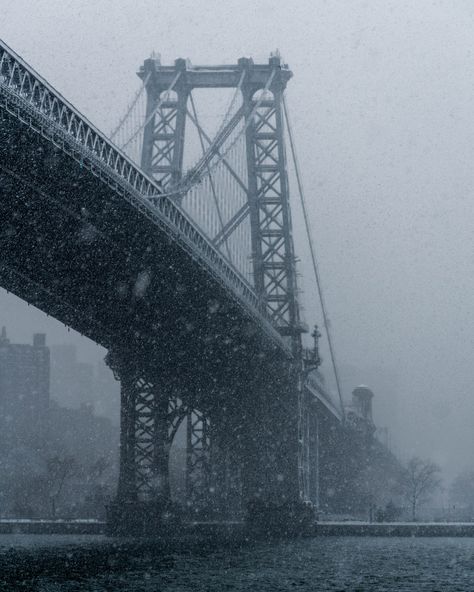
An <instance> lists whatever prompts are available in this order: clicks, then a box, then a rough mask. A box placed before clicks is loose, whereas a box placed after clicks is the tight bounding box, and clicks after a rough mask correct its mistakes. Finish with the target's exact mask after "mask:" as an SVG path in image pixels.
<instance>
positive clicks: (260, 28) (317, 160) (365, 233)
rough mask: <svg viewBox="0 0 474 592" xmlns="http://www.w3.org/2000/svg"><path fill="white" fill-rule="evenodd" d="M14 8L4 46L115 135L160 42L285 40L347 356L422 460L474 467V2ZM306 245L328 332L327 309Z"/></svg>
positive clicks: (328, 288) (41, 322)
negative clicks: (473, 462) (473, 299)
mask: <svg viewBox="0 0 474 592" xmlns="http://www.w3.org/2000/svg"><path fill="white" fill-rule="evenodd" d="M203 6H205V8H203ZM0 14H1V15H2V19H1V21H0V36H1V37H2V38H3V39H4V41H5V42H6V43H8V44H9V45H10V46H11V47H12V48H13V49H14V50H15V51H17V52H18V53H19V54H20V55H21V56H22V57H23V58H24V59H25V60H27V61H28V62H29V63H30V64H31V65H32V66H33V67H34V68H35V69H36V70H37V71H38V72H39V73H40V74H41V75H42V76H44V77H45V78H46V79H47V80H48V81H49V82H51V83H52V84H53V85H54V86H55V87H56V88H57V89H58V90H59V91H60V92H61V93H62V94H63V95H64V96H65V97H66V98H67V99H68V100H69V101H71V102H72V103H73V104H74V105H75V106H76V107H77V108H78V109H79V110H81V111H82V112H83V113H84V114H85V115H86V116H87V117H88V118H89V119H91V120H92V121H93V122H94V123H96V124H97V125H98V126H99V127H100V128H101V129H102V130H104V131H106V132H107V131H109V130H110V129H111V128H112V127H113V126H114V124H115V123H116V122H117V120H118V119H119V118H120V116H121V114H122V113H123V112H124V110H125V107H126V105H127V103H128V102H129V100H130V99H131V97H132V95H133V92H134V90H135V89H136V88H137V79H136V76H135V72H136V70H137V68H138V67H139V65H140V64H141V63H142V62H143V59H144V58H146V57H147V56H149V55H150V53H151V51H152V50H156V51H159V52H160V53H161V54H162V58H163V61H164V62H165V63H171V62H172V61H173V60H174V59H175V58H176V57H189V58H190V59H191V61H192V62H193V63H196V64H199V63H208V64H213V63H235V61H236V60H237V59H238V58H239V57H241V56H244V55H245V56H252V57H253V58H254V60H255V61H263V60H264V61H266V60H267V59H268V55H269V53H270V52H271V51H274V50H275V49H276V48H278V49H279V50H280V51H281V53H282V55H283V57H284V59H285V61H287V62H288V64H289V65H290V68H291V69H292V70H293V73H294V78H293V80H291V82H290V83H289V86H288V91H287V92H288V101H289V104H290V108H291V112H292V119H293V126H294V131H295V135H296V139H297V145H298V152H299V158H300V164H301V167H302V172H303V179H304V184H305V187H306V194H307V201H308V204H309V207H310V213H311V222H312V227H313V236H314V240H315V244H316V247H317V251H318V259H319V265H320V271H321V275H322V279H323V283H324V286H325V293H326V300H327V304H328V309H329V314H330V318H331V327H332V332H333V337H334V342H335V346H336V352H337V356H338V360H339V364H340V366H341V368H347V367H349V366H351V367H353V368H355V369H356V371H355V374H357V376H359V373H360V375H361V380H363V382H365V383H366V384H369V385H370V386H373V387H374V390H375V391H376V394H377V399H376V401H375V403H374V405H375V417H376V421H377V423H378V424H379V425H389V426H391V428H392V431H393V432H394V433H393V439H394V441H395V442H396V443H397V446H398V448H400V449H402V450H403V451H404V454H405V455H409V454H411V453H412V452H413V453H416V454H420V455H422V456H430V457H432V458H434V459H435V460H436V461H437V462H439V463H440V464H441V465H442V466H443V468H445V469H448V471H449V474H452V473H453V472H455V471H457V470H458V469H460V468H463V467H465V466H469V464H470V463H471V450H472V444H473V437H472V425H473V423H474V397H473V396H472V394H471V391H472V382H473V378H474V376H473V375H474V370H473V335H474V315H473V311H472V306H471V303H470V297H471V294H472V292H473V289H474V233H473V230H472V227H473V220H474V198H473V197H474V196H473V194H474V167H473V162H474V67H473V66H474V37H473V35H472V31H473V28H474V5H472V4H471V3H469V2H466V1H462V0H459V1H456V0H454V1H453V0H451V1H448V0H446V1H440V2H432V1H428V0H419V1H418V2H416V3H414V2H410V1H408V0H399V1H388V0H385V1H376V0H372V1H362V0H355V1H352V0H351V1H349V0H348V1H338V0H335V1H332V2H325V1H323V0H318V1H315V2H313V1H309V0H300V1H296V2H293V3H287V2H283V1H281V2H280V1H278V2H275V1H273V2H270V1H268V0H261V1H260V2H258V3H255V2H250V0H240V1H239V2H237V1H233V0H232V1H226V2H222V1H220V2H218V1H217V0H206V1H205V2H204V3H199V5H196V3H193V2H191V1H189V0H186V1H181V2H174V3H165V2H152V1H147V0H142V1H140V0H138V1H134V2H131V1H130V0H122V1H121V2H120V3H117V2H112V1H111V0H110V1H109V0H95V1H92V0H86V1H84V0H83V1H81V2H79V1H64V0H63V1H59V0H57V1H52V0H40V1H38V2H35V3H31V2H27V1H26V0H15V2H13V1H10V0H0ZM293 203H294V202H293ZM294 219H295V226H296V232H295V235H297V236H298V235H301V232H299V231H300V230H301V217H300V216H299V214H298V212H297V211H295V214H294ZM297 244H298V245H299V252H298V254H299V256H300V258H301V259H302V266H301V267H302V269H301V270H302V272H303V275H304V277H305V281H304V288H305V291H304V305H305V309H306V311H307V313H306V319H307V321H308V322H309V323H311V324H312V323H314V322H315V321H318V322H320V321H321V318H320V315H319V312H318V307H317V305H316V304H315V301H316V297H315V295H314V296H313V294H314V288H313V283H312V282H311V279H310V278H311V268H310V265H309V259H308V253H307V252H305V251H304V250H303V247H302V245H301V244H299V241H297ZM3 324H4V325H7V327H8V330H9V333H10V334H11V335H12V336H13V337H14V338H15V339H18V340H28V341H29V340H30V338H31V334H32V333H33V332H36V331H45V332H47V333H48V336H49V342H50V343H53V342H61V341H68V340H74V342H76V343H78V344H79V345H80V352H81V356H83V357H85V358H86V359H91V358H93V357H94V356H96V355H97V354H96V352H97V349H96V348H94V347H93V346H92V345H90V344H88V343H87V342H86V340H85V339H84V338H79V337H76V336H74V337H73V336H72V333H71V334H69V335H68V334H67V332H66V331H65V329H64V328H63V327H61V326H60V325H59V323H56V322H55V321H54V320H51V319H48V318H47V317H45V315H43V314H41V313H39V312H37V311H35V310H34V309H33V308H32V307H27V306H26V305H25V304H23V303H21V302H18V301H17V300H16V299H14V298H13V297H11V296H6V295H5V293H4V292H2V293H1V294H0V325H3ZM101 355H103V354H101ZM325 358H326V359H325V371H326V373H328V374H329V373H330V370H329V359H328V356H325Z"/></svg>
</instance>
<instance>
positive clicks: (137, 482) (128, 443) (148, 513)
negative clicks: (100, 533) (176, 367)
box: [107, 352, 185, 534]
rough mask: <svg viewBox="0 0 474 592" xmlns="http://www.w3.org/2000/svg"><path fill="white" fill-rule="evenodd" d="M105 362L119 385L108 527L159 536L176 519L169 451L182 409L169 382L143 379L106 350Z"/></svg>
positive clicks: (179, 421)
mask: <svg viewBox="0 0 474 592" xmlns="http://www.w3.org/2000/svg"><path fill="white" fill-rule="evenodd" d="M107 363H108V364H109V366H110V367H111V368H112V370H113V372H114V375H115V377H116V378H117V379H119V380H120V384H121V409H120V414H121V420H120V469H119V482H118V488H117V496H116V499H115V500H114V501H113V502H112V504H110V506H109V508H108V519H107V521H108V531H109V532H110V533H111V534H158V533H159V532H160V531H163V530H164V529H166V528H167V526H169V524H170V521H171V522H173V521H176V520H177V519H178V516H177V514H176V511H175V509H174V506H173V503H172V500H171V492H170V481H169V455H170V449H171V443H172V441H173V438H174V436H175V434H176V431H177V429H178V427H179V425H180V423H181V421H182V420H183V419H184V416H185V410H184V409H185V408H184V405H183V403H182V401H181V400H180V399H179V398H177V397H176V396H174V395H173V391H172V388H171V387H170V386H167V387H163V388H160V387H159V386H158V385H159V384H161V382H159V381H155V382H151V381H148V380H145V379H144V378H142V377H141V373H140V372H139V371H137V368H135V367H134V366H133V365H132V364H130V363H127V362H126V360H125V358H124V357H123V356H122V357H119V356H117V355H116V354H112V353H110V352H109V354H108V355H107Z"/></svg>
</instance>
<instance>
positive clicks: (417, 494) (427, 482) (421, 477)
mask: <svg viewBox="0 0 474 592" xmlns="http://www.w3.org/2000/svg"><path fill="white" fill-rule="evenodd" d="M439 473H440V468H439V467H438V465H437V464H436V463H434V462H432V461H430V460H422V459H421V458H418V457H416V456H415V457H413V458H412V459H410V460H409V461H408V463H407V466H406V467H405V468H404V470H403V471H401V472H400V476H399V483H398V489H399V490H400V493H401V494H402V495H403V496H404V497H405V499H407V501H408V502H409V503H410V508H411V517H412V520H413V521H415V520H416V511H417V508H418V506H419V504H420V503H422V502H425V501H427V500H428V499H429V498H430V496H431V495H432V494H433V493H434V492H435V491H436V489H437V488H438V487H439V486H440V484H441V479H440V478H439Z"/></svg>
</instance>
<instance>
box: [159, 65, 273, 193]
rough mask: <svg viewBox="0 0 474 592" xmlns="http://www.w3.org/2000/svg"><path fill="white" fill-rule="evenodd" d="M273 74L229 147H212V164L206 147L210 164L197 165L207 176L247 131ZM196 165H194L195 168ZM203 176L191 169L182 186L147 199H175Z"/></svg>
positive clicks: (200, 163)
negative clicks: (213, 159) (205, 171)
mask: <svg viewBox="0 0 474 592" xmlns="http://www.w3.org/2000/svg"><path fill="white" fill-rule="evenodd" d="M275 73H276V70H275V69H273V70H272V71H271V74H270V76H269V77H268V80H267V83H266V84H265V87H264V88H263V90H262V94H261V95H260V97H259V99H258V100H257V101H256V102H255V105H254V106H253V108H252V111H251V112H250V114H249V115H248V117H247V118H246V121H245V125H243V126H242V129H241V130H240V131H239V133H238V134H237V135H236V137H235V138H233V140H232V142H230V144H229V146H228V147H227V148H226V149H225V150H224V151H223V152H220V151H219V150H214V146H213V152H214V154H217V155H218V157H219V158H217V159H216V160H215V161H214V162H212V157H213V156H214V154H211V146H208V148H207V152H206V154H208V155H209V154H211V159H207V158H206V160H210V162H206V163H205V162H204V158H201V159H200V161H199V163H198V165H199V167H200V168H201V167H203V166H205V168H206V170H207V174H208V175H210V174H211V172H212V171H213V170H214V169H215V168H216V167H217V166H219V164H220V163H221V162H222V161H223V160H224V159H225V158H226V156H227V155H228V154H229V152H230V151H231V150H232V148H233V147H234V146H235V145H236V144H237V142H238V141H239V140H240V138H241V137H242V135H243V134H244V133H245V132H246V131H247V128H248V127H249V125H250V122H251V121H252V120H253V117H254V115H255V113H256V112H257V111H258V109H259V108H260V105H261V104H262V101H263V100H264V97H265V95H266V93H267V91H268V89H269V88H270V85H271V83H272V81H273V78H274V77H275ZM224 132H226V130H224V131H223V133H224ZM225 139H227V138H225ZM214 143H217V139H216V138H215V139H214ZM198 165H196V168H197V166H198ZM203 176H204V174H203V173H202V172H201V170H199V171H197V170H195V168H193V169H191V170H190V171H189V172H188V174H187V175H186V176H185V177H184V183H183V185H182V186H179V185H178V186H176V187H174V188H172V189H171V191H168V192H166V193H160V194H158V195H150V196H149V197H150V198H153V197H158V198H163V197H176V196H178V195H185V194H186V193H187V192H188V191H189V190H190V189H191V187H193V186H194V185H196V184H197V183H199V182H200V181H201V180H202V177H203Z"/></svg>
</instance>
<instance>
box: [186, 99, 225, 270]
mask: <svg viewBox="0 0 474 592" xmlns="http://www.w3.org/2000/svg"><path fill="white" fill-rule="evenodd" d="M189 98H190V99H191V108H192V110H193V115H194V119H195V120H196V121H197V122H198V128H197V129H198V135H199V142H200V144H201V150H202V153H203V155H205V154H206V146H205V145H204V140H203V137H202V133H201V126H199V120H198V116H197V111H196V105H195V104H194V97H193V93H192V92H190V93H189ZM207 167H209V164H208V165H207ZM209 181H210V183H211V191H212V197H213V199H214V205H215V206H216V210H217V217H218V218H219V224H220V225H221V230H223V229H224V220H223V219H222V213H221V209H220V207H219V200H218V199H217V193H216V188H215V185H214V179H213V178H212V174H211V172H210V171H209ZM225 248H226V251H227V256H228V257H229V261H230V262H231V263H233V261H232V255H231V253H230V249H229V244H228V242H227V238H226V239H225Z"/></svg>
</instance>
